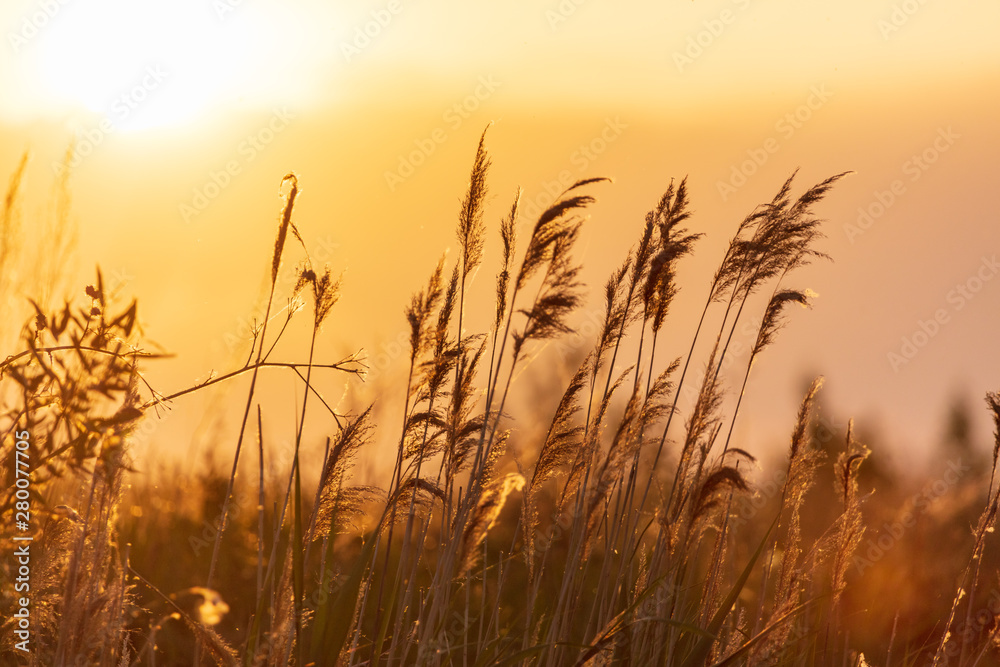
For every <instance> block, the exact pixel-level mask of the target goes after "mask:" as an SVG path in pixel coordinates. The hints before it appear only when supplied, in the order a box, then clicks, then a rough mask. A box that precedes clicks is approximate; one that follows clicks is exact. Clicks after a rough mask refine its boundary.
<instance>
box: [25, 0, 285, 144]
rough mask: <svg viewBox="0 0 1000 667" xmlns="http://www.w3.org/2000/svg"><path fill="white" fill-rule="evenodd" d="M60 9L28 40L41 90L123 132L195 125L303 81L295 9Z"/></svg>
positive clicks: (137, 5)
mask: <svg viewBox="0 0 1000 667" xmlns="http://www.w3.org/2000/svg"><path fill="white" fill-rule="evenodd" d="M52 5H53V6H54V7H55V8H56V11H54V12H53V15H52V16H51V17H49V18H50V19H51V20H46V21H45V25H42V26H39V27H38V34H37V36H36V37H35V38H34V39H33V40H31V41H30V42H26V43H25V44H24V50H25V51H26V53H27V55H28V56H29V57H30V58H31V59H32V60H33V61H34V62H33V64H34V69H35V71H36V81H35V83H36V84H37V86H38V88H39V91H38V92H39V93H40V95H41V97H43V98H44V99H45V100H46V104H48V105H49V106H50V107H58V108H61V109H67V108H68V109H69V110H71V111H74V112H77V111H81V110H84V111H86V112H90V113H96V114H99V115H101V116H103V117H104V118H106V119H107V121H110V123H111V124H112V125H113V127H114V128H115V129H116V130H137V129H146V128H151V127H159V126H166V125H176V124H179V123H185V122H190V121H192V120H195V119H197V118H198V117H199V116H200V115H201V114H204V113H205V112H206V111H207V110H209V109H212V108H217V107H219V106H222V105H225V104H236V103H241V102H245V101H248V98H249V99H250V100H252V101H254V102H257V101H260V100H259V99H255V98H259V97H260V96H263V95H268V96H271V97H272V100H273V98H274V97H277V96H280V95H282V94H288V93H289V92H290V91H289V90H288V89H289V88H290V87H295V86H296V85H297V83H299V82H296V81H295V77H294V76H292V75H291V71H292V68H291V67H290V62H291V61H293V60H294V58H296V57H297V56H298V55H299V54H298V53H297V52H296V43H295V37H296V35H295V29H296V27H297V25H296V21H295V17H294V16H293V15H291V14H289V13H288V11H287V10H285V11H281V12H280V13H279V14H277V15H275V13H273V12H272V13H271V14H268V9H269V8H268V7H267V6H261V5H260V4H257V3H254V4H251V3H244V2H242V0H215V1H213V2H205V1H203V0H172V2H170V3H161V2H149V1H145V2H135V1H129V0H94V1H92V2H88V3H86V4H80V5H77V4H75V3H72V4H66V5H65V6H62V5H59V4H58V3H56V2H53V3H52ZM39 18H40V17H39ZM107 121H104V122H107Z"/></svg>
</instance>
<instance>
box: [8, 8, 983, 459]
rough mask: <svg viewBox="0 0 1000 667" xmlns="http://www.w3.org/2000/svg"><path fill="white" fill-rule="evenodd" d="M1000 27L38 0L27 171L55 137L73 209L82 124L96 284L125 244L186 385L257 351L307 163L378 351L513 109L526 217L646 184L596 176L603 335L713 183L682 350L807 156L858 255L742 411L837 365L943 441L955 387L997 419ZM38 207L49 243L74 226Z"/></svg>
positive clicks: (29, 213)
mask: <svg viewBox="0 0 1000 667" xmlns="http://www.w3.org/2000/svg"><path fill="white" fill-rule="evenodd" d="M341 5H343V6H341ZM998 25H1000V5H998V4H997V3H995V2H987V1H970V2H963V3H936V2H928V1H923V2H921V1H919V0H903V1H872V0H865V1H863V2H862V1H855V0H848V1H845V2H840V3H835V4H834V3H823V4H822V5H820V3H792V2H768V3H765V2H756V1H753V0H720V1H716V2H703V1H701V0H693V1H689V0H676V1H673V0H672V1H669V2H656V3H654V2H621V3H611V2H601V1H599V0H562V1H558V0H553V1H552V2H507V3H482V2H467V3H445V2H433V1H431V0H418V1H414V2H407V1H406V0H390V1H388V2H363V3H362V2H359V3H350V6H348V3H330V2H319V1H316V2H309V1H305V0H299V1H297V2H281V3H278V2H265V1H263V0H173V1H172V2H137V1H135V0H131V1H128V0H118V1H112V0H89V1H88V0H65V1H60V0H33V1H26V2H21V1H16V2H15V1H8V2H5V3H4V4H3V7H2V9H0V36H2V38H3V42H4V43H3V44H2V45H0V48H2V49H4V50H5V55H4V57H3V58H2V59H0V91H2V95H0V165H4V168H5V169H6V173H8V174H10V173H13V171H14V170H15V168H16V165H17V163H18V160H19V158H20V155H21V153H22V152H23V151H24V150H26V149H27V150H30V153H31V163H30V165H29V168H28V172H27V190H26V196H25V198H24V201H23V209H24V215H25V219H26V220H29V221H31V220H38V219H41V217H43V216H45V215H47V214H48V211H50V210H51V203H52V193H53V189H54V183H55V178H56V173H55V172H56V171H57V169H56V166H57V165H58V163H59V160H60V158H61V157H62V155H63V154H64V153H65V151H66V149H67V147H68V146H70V145H71V143H72V141H73V139H74V137H75V139H76V144H75V151H76V153H75V154H74V159H73V168H72V175H71V181H70V183H71V190H72V201H73V204H72V205H73V208H72V216H73V220H74V221H75V223H76V224H77V226H78V243H77V246H76V252H75V256H74V257H75V264H72V265H71V266H67V267H66V272H65V276H64V278H65V286H66V288H67V289H68V288H70V287H72V288H73V289H74V290H79V289H80V286H81V285H83V284H85V283H86V281H89V280H91V279H92V278H91V276H92V274H93V267H94V265H95V264H98V263H99V264H100V265H101V267H102V268H103V270H104V272H105V276H106V279H108V276H117V278H112V280H114V281H115V284H116V286H117V287H118V288H119V289H120V292H121V295H122V299H126V298H130V297H131V296H133V295H134V296H137V297H138V298H139V301H140V309H141V310H140V312H141V313H142V315H143V321H144V322H145V324H146V331H147V333H148V335H149V336H150V337H151V338H152V339H153V340H155V341H156V342H157V343H159V344H160V345H161V346H162V347H164V348H166V349H167V350H170V351H172V352H174V353H175V354H177V355H178V357H179V361H177V362H176V363H174V362H171V363H170V364H169V365H164V367H162V368H161V369H156V368H153V369H151V373H150V374H151V377H152V378H153V380H154V381H155V383H157V385H158V386H159V387H160V388H161V389H163V390H167V391H169V390H171V389H174V388H178V387H180V386H184V385H185V384H189V383H190V382H192V381H193V380H195V379H197V378H199V377H205V376H206V375H207V373H208V372H209V370H210V369H215V370H216V371H222V370H225V369H226V368H228V367H230V366H232V365H233V364H237V363H240V362H241V361H242V359H240V358H239V355H240V353H241V351H242V352H243V353H245V350H244V349H243V348H241V347H239V346H238V345H234V344H233V343H234V341H235V340H237V339H239V338H241V337H244V336H245V335H246V322H247V320H248V318H249V317H250V316H251V315H252V313H253V309H254V307H255V304H256V303H257V300H258V297H259V294H260V291H261V286H262V285H263V283H264V280H265V277H266V272H267V265H268V262H269V258H270V248H271V242H272V240H273V233H274V223H275V217H276V215H277V212H278V210H279V208H280V203H281V202H280V199H279V191H278V185H279V182H280V181H281V178H282V176H283V175H284V174H285V173H287V172H289V171H295V172H296V173H297V174H298V176H299V178H300V183H301V185H302V197H301V199H300V201H299V207H298V209H297V217H296V219H297V221H298V225H299V227H300V229H301V230H302V232H303V236H304V237H305V240H306V243H307V246H309V247H310V252H311V253H312V254H313V255H314V256H315V257H317V258H319V259H321V260H325V261H329V262H330V264H331V266H332V267H333V268H334V270H335V271H339V270H344V271H345V281H344V296H343V299H342V301H341V303H340V304H338V306H337V309H336V310H335V312H334V316H333V317H332V319H331V320H330V323H329V324H328V325H327V331H326V333H325V337H326V340H324V341H323V342H322V346H323V347H322V349H324V350H325V351H326V352H327V353H328V354H341V353H346V352H347V351H350V350H353V349H356V348H360V347H363V348H365V350H367V351H368V353H369V355H371V358H372V359H373V360H374V359H375V358H376V357H377V356H378V355H383V358H384V357H385V355H386V353H387V351H388V352H391V350H392V347H393V343H394V341H395V340H396V339H397V338H398V337H399V335H400V333H401V332H403V331H404V324H405V323H404V319H403V316H402V308H403V306H404V305H405V303H406V302H407V300H408V297H409V295H410V294H411V293H412V292H413V291H415V290H416V289H417V288H418V287H419V286H420V285H421V283H422V281H423V280H424V279H425V277H426V275H427V274H428V273H429V271H430V270H431V268H432V267H433V265H434V264H435V262H436V260H437V257H438V256H439V254H440V253H441V252H442V251H443V250H444V249H445V248H446V247H448V246H449V245H453V244H454V242H453V238H454V235H453V228H454V224H455V215H456V212H457V209H458V202H459V199H460V197H461V196H462V194H463V190H464V188H465V186H466V178H467V172H468V169H469V167H470V165H471V162H472V157H473V155H474V152H475V146H476V141H477V139H478V136H479V134H480V133H481V132H482V130H483V128H484V127H486V125H487V124H488V123H490V122H493V123H494V125H493V126H492V127H491V129H490V130H489V133H488V135H487V145H488V147H489V149H490V151H491V154H492V157H493V169H492V173H491V181H490V187H491V200H490V210H489V211H488V213H487V219H488V220H490V221H491V222H492V224H494V225H495V224H496V223H498V221H499V219H500V217H501V215H502V214H503V212H504V210H505V208H506V207H508V206H509V201H510V198H511V196H512V195H513V192H514V191H515V189H516V188H517V187H518V186H520V187H523V188H524V197H525V200H524V203H525V204H526V206H527V209H526V210H527V211H528V212H530V211H531V210H532V207H534V210H536V211H537V210H538V208H539V207H540V206H543V205H544V203H545V201H546V197H547V191H548V190H554V189H555V188H558V189H559V190H561V189H563V187H565V186H566V185H568V184H569V182H570V181H572V180H576V179H578V178H584V177H590V176H611V177H613V178H614V181H615V182H614V184H613V185H601V186H595V187H594V188H593V191H594V192H593V194H595V195H596V196H597V197H598V199H599V201H598V203H597V204H596V205H595V206H593V207H592V208H591V210H590V214H591V219H590V221H589V222H588V227H587V231H586V234H585V237H584V248H585V257H584V259H585V262H586V266H587V273H586V277H587V279H588V281H589V283H590V285H591V286H592V290H591V291H592V297H593V298H592V300H591V306H590V308H589V310H587V311H585V312H584V313H582V314H581V328H582V330H583V332H584V333H586V331H587V329H586V326H585V325H586V322H587V321H588V319H587V318H588V316H589V317H590V318H591V319H593V313H596V312H599V309H600V304H599V291H600V290H599V286H600V285H601V284H602V283H603V280H604V278H605V277H606V275H607V274H608V273H609V272H610V271H611V269H612V268H613V267H614V266H616V265H617V264H618V263H619V262H620V261H621V260H622V259H623V257H624V254H625V252H626V250H627V249H628V247H629V246H630V245H631V244H632V243H634V241H635V239H636V238H637V237H638V234H639V229H640V225H641V224H642V220H643V215H644V213H645V212H646V211H647V210H649V208H651V207H652V206H653V205H654V204H655V202H656V200H657V199H658V197H659V196H660V194H662V192H663V190H664V189H665V188H666V186H667V184H668V183H669V182H670V179H671V178H675V177H676V178H681V177H683V176H685V175H688V176H689V184H690V189H691V197H692V204H693V208H694V209H695V212H696V213H695V216H694V218H693V219H692V228H693V229H694V230H695V231H704V232H705V233H706V234H707V236H706V238H705V239H704V240H703V241H702V243H701V245H700V246H699V247H698V249H697V252H696V256H695V258H694V259H690V260H688V261H687V263H686V265H685V267H684V268H685V271H686V273H685V274H683V275H682V276H681V278H682V280H681V284H682V292H681V296H680V298H679V299H678V302H677V306H676V309H675V312H674V314H673V316H672V318H671V320H670V321H669V322H668V329H669V332H668V336H669V337H668V343H669V345H670V347H671V349H672V352H671V353H670V354H671V356H676V355H680V354H683V353H684V352H685V351H686V343H687V341H689V340H690V336H691V335H692V333H693V331H694V324H695V321H694V319H693V318H694V317H695V316H696V313H697V311H698V310H699V308H700V306H701V303H702V302H703V300H704V298H705V294H706V291H707V289H708V281H709V279H710V276H711V272H712V271H713V270H714V268H715V265H716V263H717V261H718V260H719V258H720V257H721V252H722V250H723V248H724V246H725V243H726V242H727V240H728V238H729V236H730V235H731V233H732V232H733V231H734V230H735V227H736V224H737V223H738V221H739V220H740V219H741V218H742V217H743V216H744V215H745V214H746V213H748V212H749V211H750V210H751V209H752V208H753V206H754V205H755V204H757V203H759V202H761V201H764V200H766V199H770V197H771V195H772V194H773V193H774V192H775V191H776V190H777V188H778V187H779V186H780V185H781V183H782V182H783V181H784V179H785V178H787V176H788V175H789V174H790V173H791V172H792V170H794V169H795V168H797V167H801V171H800V175H799V177H798V180H797V184H798V186H799V188H798V190H797V191H798V192H801V190H802V189H804V188H805V187H808V186H809V185H812V184H814V183H816V182H818V181H820V180H822V179H823V178H825V177H827V176H829V175H832V174H834V173H838V172H841V171H845V170H849V169H850V170H854V171H855V172H856V174H855V175H854V176H853V177H851V178H850V179H848V180H846V181H844V182H843V183H842V184H840V185H839V186H838V187H837V188H836V189H835V190H834V191H833V192H832V193H831V195H830V196H829V198H828V200H827V201H826V202H825V203H824V204H823V206H822V208H821V211H822V213H823V215H824V216H825V217H826V218H828V220H829V223H828V224H827V227H826V231H827V234H828V236H829V238H828V240H827V241H825V243H824V245H823V249H824V250H825V251H827V252H828V253H830V254H831V255H832V256H833V258H834V260H835V261H834V263H832V264H828V263H826V264H821V265H817V266H815V267H811V268H809V269H808V270H805V271H802V272H801V273H800V274H799V275H798V277H797V283H798V284H800V285H801V286H803V287H810V288H812V289H813V290H815V291H816V292H818V293H819V294H820V297H819V299H818V300H817V301H816V302H815V305H814V307H813V309H812V311H810V312H802V313H796V314H795V317H794V318H793V320H792V322H791V323H790V325H789V326H788V328H787V330H786V331H785V332H784V333H783V335H782V337H781V339H780V340H779V343H778V345H777V347H775V348H773V349H770V350H768V351H767V352H766V353H765V355H764V356H763V357H762V358H761V360H760V361H759V363H758V365H757V366H756V367H755V368H754V373H753V375H752V377H751V384H750V394H749V396H748V398H747V399H746V401H745V404H744V407H743V409H742V412H741V418H740V423H739V425H738V427H737V432H738V435H741V436H742V437H744V438H746V439H747V440H748V441H749V442H751V443H754V444H762V443H770V442H779V443H783V442H784V439H785V437H786V436H787V432H788V430H789V429H790V428H791V424H792V415H793V414H794V411H795V409H796V406H797V403H798V400H799V398H800V394H801V390H802V388H803V382H804V380H805V378H806V377H807V376H808V375H811V374H823V375H825V376H826V377H827V384H826V388H825V389H824V392H823V400H824V401H825V404H826V406H827V408H826V409H827V411H828V413H829V415H830V417H831V418H834V419H836V420H838V421H843V420H844V419H846V417H848V416H854V417H856V418H857V419H858V424H859V426H860V427H861V428H862V430H864V429H865V428H868V429H870V430H877V431H878V433H879V435H880V436H881V438H882V440H884V441H885V442H886V443H887V444H888V446H890V447H891V450H892V452H893V454H894V456H897V457H899V458H900V459H904V457H908V456H909V452H910V451H913V449H914V448H918V449H919V448H925V447H926V445H928V444H931V443H933V442H935V441H936V440H937V439H938V437H939V435H940V429H941V425H942V420H943V417H944V416H945V414H946V412H947V409H948V405H949V404H950V402H951V401H952V399H953V398H954V397H955V396H960V397H963V398H966V399H969V400H970V401H972V402H973V404H974V405H973V407H974V416H975V417H976V419H977V421H976V429H977V430H976V434H977V436H978V437H980V438H985V435H986V433H987V432H988V429H989V426H988V424H987V423H986V420H985V418H984V415H981V414H980V413H981V412H982V410H981V409H980V401H981V396H982V395H983V393H984V392H985V391H987V390H996V389H997V388H998V385H1000V351H998V347H997V345H996V332H997V328H998V324H1000V319H998V313H1000V277H998V274H1000V266H998V265H997V263H996V262H997V260H996V259H995V258H996V257H997V254H1000V231H998V230H1000V219H998V214H1000V195H998V194H997V193H998V191H1000V190H998V188H997V187H996V173H997V172H996V171H995V160H996V156H997V153H998V149H1000V129H998V127H997V123H996V118H997V117H998V111H1000V85H998V84H1000V42H998V41H997V40H996V38H995V34H996V28H997V26H998ZM27 226H28V227H32V228H33V229H29V230H28V231H27V232H26V236H25V250H24V254H25V257H26V258H29V259H27V260H26V261H32V260H31V259H30V258H31V257H35V256H36V255H32V253H37V256H41V255H42V254H44V253H45V251H46V248H47V244H48V243H49V241H50V240H49V241H47V240H46V239H42V238H39V236H40V232H38V229H40V226H39V225H37V224H36V225H32V224H30V223H29V224H28V225H27ZM495 241H496V233H495V231H491V237H490V242H491V244H493V245H489V246H488V247H487V253H488V258H489V259H488V261H487V264H486V265H485V266H484V268H483V270H482V272H483V273H484V275H481V276H479V277H478V279H477V282H476V285H475V286H476V287H477V288H478V289H480V290H482V292H483V294H484V298H490V295H491V290H492V287H491V286H492V280H493V277H492V272H493V271H494V269H495V260H496V255H495V253H496V245H495ZM490 253H493V254H492V255H491V254H490ZM491 260H492V263H491ZM32 289H33V286H32V285H31V284H30V282H29V281H23V283H22V285H21V287H20V293H19V294H18V295H17V296H18V297H20V298H21V299H22V301H21V302H22V303H23V297H26V296H31V294H32ZM66 294H69V292H68V291H67V292H66ZM193 332H197V333H196V334H195V335H192V333H193ZM4 340H5V344H7V341H9V336H5V337H4ZM292 342H294V340H293V341H292ZM908 346H910V347H908ZM664 349H666V348H664ZM910 352H913V354H910ZM288 354H289V355H294V354H295V350H294V349H293V348H292V347H291V346H290V347H289V350H288ZM543 354H552V355H554V356H555V357H558V355H559V354H563V355H564V356H566V355H567V354H568V353H567V352H566V348H565V346H564V347H563V348H562V349H558V348H556V349H552V350H547V351H546V352H545V353H543ZM398 365H399V364H397V365H394V366H391V367H390V369H389V370H388V371H386V373H385V374H386V375H387V376H393V373H396V374H398V373H400V372H402V369H401V368H397V367H396V366H398ZM738 368H739V364H736V367H735V368H734V369H733V371H732V376H731V378H730V379H731V383H737V382H738V379H739V378H740V377H741V375H740V372H739V371H738V370H737V369H738ZM379 370H381V369H379ZM523 381H524V382H526V383H528V382H536V383H541V379H539V378H534V380H532V376H531V374H530V373H527V374H526V375H525V377H524V379H523ZM342 384H343V383H342V382H341V383H340V385H342ZM340 385H337V383H336V382H334V383H332V384H331V386H330V387H329V388H328V391H330V392H331V393H333V394H336V395H340V394H341V393H344V391H345V390H344V388H343V387H342V386H340ZM549 389H551V388H549ZM350 391H355V388H350ZM539 391H541V390H539ZM552 391H560V390H559V389H552ZM362 395H363V392H362ZM348 400H349V399H345V403H344V405H345V406H347V405H349V404H350V403H349V402H348ZM358 401H359V402H360V399H358ZM290 406H291V403H290V401H289V407H290ZM175 412H179V411H175ZM287 412H288V414H289V416H287V419H286V418H285V416H282V417H280V418H281V419H286V421H290V420H291V416H290V415H291V412H292V411H291V410H290V409H289V410H288V411H287ZM276 419H278V417H276ZM184 428H185V427H182V426H179V425H176V424H175V425H173V426H169V427H167V428H164V429H161V430H159V431H158V433H159V434H160V437H166V436H165V435H164V434H170V435H171V437H177V438H184V437H185V436H184V432H185V431H184ZM188 431H190V429H188Z"/></svg>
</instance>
